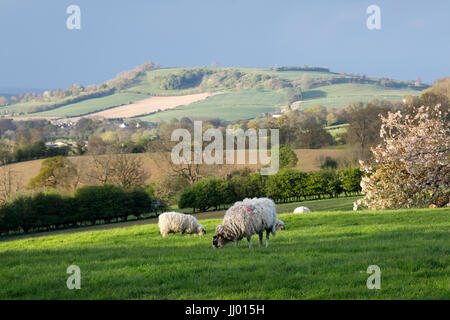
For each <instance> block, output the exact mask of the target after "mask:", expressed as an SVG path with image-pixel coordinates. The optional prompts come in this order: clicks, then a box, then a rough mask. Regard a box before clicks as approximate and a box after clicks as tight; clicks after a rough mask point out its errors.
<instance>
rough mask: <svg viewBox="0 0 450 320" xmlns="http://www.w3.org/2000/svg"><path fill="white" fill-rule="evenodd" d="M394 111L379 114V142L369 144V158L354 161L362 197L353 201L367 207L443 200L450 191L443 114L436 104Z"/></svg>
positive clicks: (449, 132)
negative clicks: (361, 173) (406, 111)
mask: <svg viewBox="0 0 450 320" xmlns="http://www.w3.org/2000/svg"><path fill="white" fill-rule="evenodd" d="M416 111H417V112H415V114H414V115H406V116H403V115H402V114H401V112H400V111H398V112H396V113H391V112H389V113H388V115H387V117H383V116H380V117H381V120H382V126H381V130H380V137H381V138H382V143H381V144H380V145H378V146H377V147H376V148H372V149H371V150H372V154H373V159H372V160H370V161H366V162H363V161H360V164H361V170H362V171H364V172H365V176H364V177H363V178H362V180H361V188H362V192H363V194H364V198H363V199H360V200H358V201H357V202H356V203H355V204H354V210H357V209H358V206H359V205H365V206H367V207H368V208H369V209H375V210H378V209H398V208H411V207H423V206H433V207H435V206H437V207H442V206H445V205H448V203H449V194H450V165H449V158H450V154H449V142H450V130H449V127H448V123H447V122H446V120H445V119H446V118H447V114H444V115H443V114H442V112H441V111H440V106H439V105H438V106H436V107H435V108H432V109H430V108H425V107H423V106H422V107H420V108H417V110H416Z"/></svg>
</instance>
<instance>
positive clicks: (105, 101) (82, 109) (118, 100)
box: [34, 93, 148, 117]
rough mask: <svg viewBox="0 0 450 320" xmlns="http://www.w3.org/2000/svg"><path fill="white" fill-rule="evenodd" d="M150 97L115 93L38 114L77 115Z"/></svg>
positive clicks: (37, 114) (38, 114)
mask: <svg viewBox="0 0 450 320" xmlns="http://www.w3.org/2000/svg"><path fill="white" fill-rule="evenodd" d="M146 98H148V96H147V95H143V94H137V93H115V94H112V95H109V96H106V97H101V98H93V99H88V100H84V101H80V102H77V103H72V104H68V105H65V106H62V107H59V108H56V109H53V110H48V111H43V112H38V113H36V114H34V115H36V116H58V117H75V116H80V115H85V114H89V113H94V112H98V111H102V110H105V109H108V108H112V107H117V106H120V105H123V104H130V103H133V102H136V101H140V100H143V99H146Z"/></svg>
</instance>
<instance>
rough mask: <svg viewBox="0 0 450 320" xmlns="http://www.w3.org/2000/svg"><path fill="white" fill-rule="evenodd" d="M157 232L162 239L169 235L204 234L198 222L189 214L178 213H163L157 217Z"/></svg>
mask: <svg viewBox="0 0 450 320" xmlns="http://www.w3.org/2000/svg"><path fill="white" fill-rule="evenodd" d="M158 227H159V232H161V235H162V236H163V237H166V236H167V235H168V234H169V233H177V232H181V234H183V235H184V234H185V233H187V234H195V233H197V234H199V235H204V234H206V230H205V228H204V227H203V226H202V225H201V224H200V223H199V222H198V220H197V218H195V217H194V216H191V215H189V214H183V213H179V212H164V213H162V214H160V215H159V217H158Z"/></svg>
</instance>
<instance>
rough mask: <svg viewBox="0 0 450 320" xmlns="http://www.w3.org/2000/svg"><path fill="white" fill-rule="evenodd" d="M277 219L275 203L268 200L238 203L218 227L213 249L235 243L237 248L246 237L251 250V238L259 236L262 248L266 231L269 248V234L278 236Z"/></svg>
mask: <svg viewBox="0 0 450 320" xmlns="http://www.w3.org/2000/svg"><path fill="white" fill-rule="evenodd" d="M278 221H281V220H278V218H277V213H276V209H275V203H274V202H273V200H271V199H268V198H259V199H258V198H253V199H244V201H239V202H236V203H235V204H234V205H233V206H232V207H231V208H229V209H228V210H227V212H226V213H225V216H224V218H223V222H222V224H221V225H218V226H217V227H216V234H215V235H214V237H213V248H222V247H223V246H224V245H225V244H227V243H228V242H231V241H233V242H234V243H235V246H237V245H238V242H239V241H240V240H241V239H242V238H244V237H246V238H247V241H248V246H249V248H251V247H252V244H251V237H252V236H253V235H254V234H257V235H259V246H260V247H261V246H262V240H263V233H264V231H266V247H268V246H269V234H270V233H272V234H273V235H276V230H277V222H278Z"/></svg>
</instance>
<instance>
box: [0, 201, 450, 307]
mask: <svg viewBox="0 0 450 320" xmlns="http://www.w3.org/2000/svg"><path fill="white" fill-rule="evenodd" d="M322 201H323V202H327V204H323V206H324V208H325V207H327V206H328V207H329V208H333V204H332V202H330V201H333V200H322ZM334 201H337V202H341V201H342V199H337V200H334ZM316 202H317V203H320V202H321V201H316ZM304 204H306V203H303V202H302V203H300V204H299V203H297V204H286V205H283V206H285V207H284V208H283V207H280V206H279V208H278V210H279V212H280V213H281V212H290V211H291V210H292V209H291V208H293V207H294V206H296V205H304ZM341 204H342V203H340V204H336V205H337V207H335V208H338V207H339V206H340V205H341ZM308 205H309V204H308ZM347 205H348V204H346V205H345V208H344V209H345V210H347V211H317V212H312V213H308V214H301V215H294V214H292V213H284V214H280V218H281V219H282V220H284V222H285V224H286V230H285V231H279V232H278V234H277V236H276V237H272V238H271V243H270V247H269V248H258V247H257V237H253V246H254V248H253V249H248V247H247V243H246V240H243V241H241V243H240V246H239V247H238V248H235V247H234V245H233V244H228V245H227V246H225V248H223V249H216V250H214V249H213V248H212V246H211V237H212V234H213V232H214V229H215V227H216V225H217V224H219V223H220V222H221V219H208V220H201V223H202V224H203V225H204V226H205V227H206V230H207V232H208V233H207V235H205V236H203V237H200V236H181V235H180V234H171V235H169V236H168V237H167V238H162V237H161V236H160V235H159V231H158V227H157V225H156V224H146V225H139V226H131V227H123V228H115V229H110V230H100V231H84V232H77V233H65V234H58V235H49V236H43V237H39V238H26V239H20V240H13V239H9V240H8V241H5V240H3V241H2V242H0V283H1V284H2V285H1V286H0V299H449V298H450V293H449V292H450V290H449V280H450V279H449V274H450V272H449V271H450V270H449V269H450V268H449V247H448V239H449V235H450V234H449V230H450V222H449V221H450V219H449V218H450V210H449V209H417V210H398V211H378V212H375V211H359V212H353V211H349V210H348V206H347ZM330 210H333V209H330ZM313 211H314V209H313ZM73 264H74V265H77V266H79V267H80V268H81V290H69V289H67V287H66V280H67V278H68V276H69V275H68V274H66V269H67V267H68V266H70V265H73ZM369 265H378V266H379V267H380V268H381V290H369V289H367V287H366V281H367V278H368V277H369V276H370V275H369V274H367V273H366V270H367V267H368V266H369Z"/></svg>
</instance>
